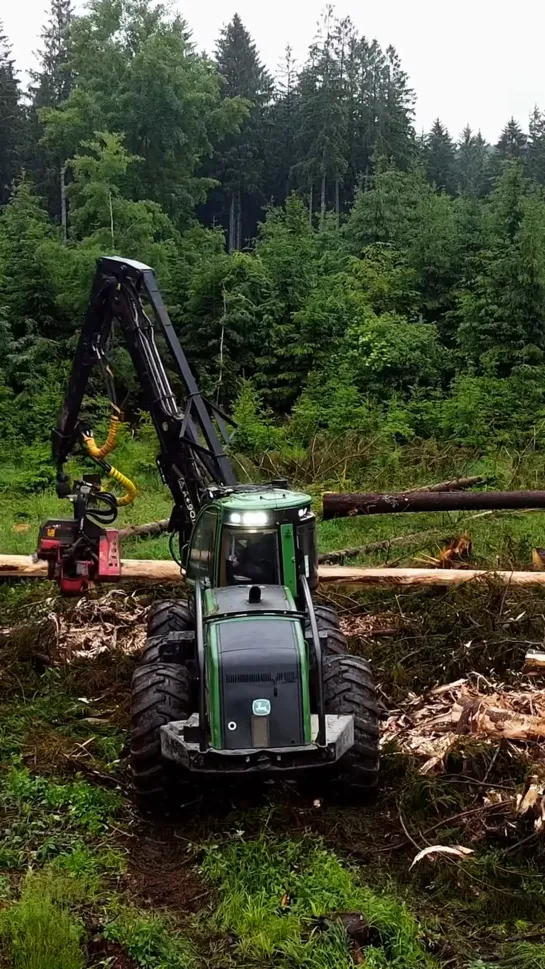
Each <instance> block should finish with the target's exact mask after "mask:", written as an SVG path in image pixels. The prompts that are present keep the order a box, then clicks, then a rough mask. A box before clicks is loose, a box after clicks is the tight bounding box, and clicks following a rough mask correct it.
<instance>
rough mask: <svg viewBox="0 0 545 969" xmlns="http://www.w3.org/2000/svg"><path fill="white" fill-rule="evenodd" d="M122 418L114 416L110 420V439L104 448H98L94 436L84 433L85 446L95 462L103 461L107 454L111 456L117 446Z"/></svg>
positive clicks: (108, 438)
mask: <svg viewBox="0 0 545 969" xmlns="http://www.w3.org/2000/svg"><path fill="white" fill-rule="evenodd" d="M119 424H120V418H119V417H118V416H117V415H116V414H112V416H111V418H110V428H109V431H108V437H107V438H106V441H105V443H104V444H103V445H102V447H98V445H97V443H96V441H95V439H94V437H93V435H92V434H87V433H85V432H84V433H83V435H82V436H83V440H84V441H85V446H86V448H87V450H88V451H89V454H90V455H91V457H92V458H94V459H95V461H102V460H103V459H104V458H105V457H106V455H107V454H110V453H111V452H112V451H113V450H114V448H115V444H116V438H117V432H118V430H119Z"/></svg>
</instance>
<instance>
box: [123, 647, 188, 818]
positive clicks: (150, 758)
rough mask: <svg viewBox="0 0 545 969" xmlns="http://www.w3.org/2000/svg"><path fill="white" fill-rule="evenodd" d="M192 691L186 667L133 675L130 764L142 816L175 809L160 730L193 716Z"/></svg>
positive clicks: (159, 667) (162, 667) (156, 668)
mask: <svg viewBox="0 0 545 969" xmlns="http://www.w3.org/2000/svg"><path fill="white" fill-rule="evenodd" d="M192 692H193V691H192V684H191V680H190V677H189V675H188V672H187V670H186V669H185V668H184V667H183V666H179V665H174V664H172V663H161V664H159V663H157V664H155V665H149V666H139V667H138V669H137V670H136V671H135V673H134V675H133V678H132V689H131V754H130V763H131V771H132V781H133V787H134V793H135V796H136V802H137V804H138V807H139V809H140V811H141V812H142V813H143V814H153V815H160V814H167V813H168V811H169V810H170V809H171V808H172V807H174V806H175V805H174V800H173V795H174V791H175V785H174V784H173V777H172V771H171V769H170V765H169V764H168V763H167V762H166V761H165V760H164V759H163V757H162V756H161V739H160V734H159V728H160V727H162V726H163V725H164V724H166V723H170V722H171V721H173V720H186V719H188V717H190V716H191V713H192V710H191V706H192V702H191V700H192ZM176 773H178V772H176ZM181 777H183V771H182V772H181ZM180 794H181V798H182V799H183V794H182V792H180Z"/></svg>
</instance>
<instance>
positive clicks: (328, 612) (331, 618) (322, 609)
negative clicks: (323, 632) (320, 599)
mask: <svg viewBox="0 0 545 969" xmlns="http://www.w3.org/2000/svg"><path fill="white" fill-rule="evenodd" d="M314 612H315V613H316V619H317V620H319V622H322V623H323V624H324V625H323V628H324V629H325V628H326V626H327V627H329V628H331V629H340V622H339V617H338V615H337V612H336V610H335V609H334V608H333V606H323V605H321V603H318V604H317V605H315V606H314Z"/></svg>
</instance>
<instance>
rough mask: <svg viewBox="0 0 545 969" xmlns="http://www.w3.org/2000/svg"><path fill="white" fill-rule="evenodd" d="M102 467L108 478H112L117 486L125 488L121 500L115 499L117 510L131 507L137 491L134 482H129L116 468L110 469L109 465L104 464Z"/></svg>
mask: <svg viewBox="0 0 545 969" xmlns="http://www.w3.org/2000/svg"><path fill="white" fill-rule="evenodd" d="M104 467H105V470H106V473H107V475H108V477H109V478H113V480H114V481H117V482H118V484H120V485H121V486H122V487H123V488H125V494H124V495H122V496H121V498H118V499H117V506H118V508H124V507H125V506H126V505H132V503H133V501H134V499H135V498H136V495H137V493H138V489H137V487H136V485H135V483H134V481H131V479H130V478H127V477H126V475H124V474H122V473H121V471H118V470H117V468H112V467H111V466H110V465H109V464H105V466H104Z"/></svg>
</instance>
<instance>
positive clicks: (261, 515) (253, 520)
mask: <svg viewBox="0 0 545 969" xmlns="http://www.w3.org/2000/svg"><path fill="white" fill-rule="evenodd" d="M242 524H243V525H251V526H253V527H255V528H259V527H261V526H262V525H268V524H269V516H268V515H267V512H266V511H245V512H244V514H243V516H242Z"/></svg>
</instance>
